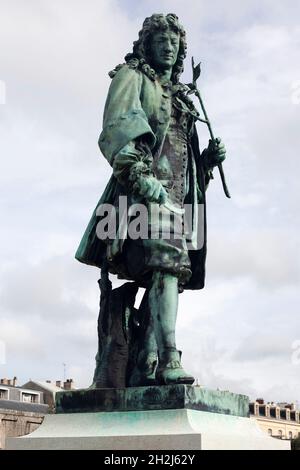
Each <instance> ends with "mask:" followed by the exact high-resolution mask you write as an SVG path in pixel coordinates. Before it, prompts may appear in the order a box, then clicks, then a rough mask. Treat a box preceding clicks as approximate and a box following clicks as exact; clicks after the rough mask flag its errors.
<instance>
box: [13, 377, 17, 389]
mask: <svg viewBox="0 0 300 470" xmlns="http://www.w3.org/2000/svg"><path fill="white" fill-rule="evenodd" d="M17 380H18V379H17V377H14V378H13V386H14V387H16V385H17Z"/></svg>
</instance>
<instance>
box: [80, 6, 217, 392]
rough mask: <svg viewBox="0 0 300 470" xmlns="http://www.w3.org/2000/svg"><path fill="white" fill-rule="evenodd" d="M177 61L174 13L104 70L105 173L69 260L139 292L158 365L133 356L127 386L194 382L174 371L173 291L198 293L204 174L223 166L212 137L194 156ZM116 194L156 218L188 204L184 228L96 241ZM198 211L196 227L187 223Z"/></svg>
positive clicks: (179, 43) (179, 38)
mask: <svg viewBox="0 0 300 470" xmlns="http://www.w3.org/2000/svg"><path fill="white" fill-rule="evenodd" d="M185 57H186V34H185V31H184V29H183V27H182V26H181V25H180V23H179V22H178V18H177V16H176V15H174V14H168V15H162V14H154V15H152V16H151V17H149V18H146V20H145V21H144V24H143V28H142V30H141V31H140V33H139V39H138V40H137V41H136V42H135V43H134V47H133V52H132V53H131V54H128V55H127V56H126V57H125V63H124V64H122V65H119V66H117V67H116V68H115V70H114V71H113V72H111V73H110V76H111V78H112V83H111V86H110V89H109V93H108V97H107V101H106V106H105V111H104V120H103V131H102V133H101V135H100V138H99V146H100V149H101V152H102V154H103V155H104V156H105V158H106V159H107V160H108V162H109V163H110V165H111V166H112V169H113V175H112V177H111V179H110V181H109V183H108V185H107V187H106V189H105V191H104V193H103V195H102V197H101V199H100V201H99V203H98V205H97V208H96V210H95V212H94V214H93V216H92V219H91V221H90V223H89V225H88V227H87V230H86V232H85V234H84V236H83V239H82V241H81V244H80V246H79V248H78V251H77V253H76V258H77V259H78V260H79V261H81V262H83V263H86V264H90V265H94V266H98V267H100V268H103V267H104V266H106V267H107V270H108V271H109V272H111V273H114V274H118V276H119V277H120V278H123V279H129V280H134V281H135V282H136V283H137V285H138V286H140V287H144V288H146V292H145V296H144V302H147V303H148V306H149V310H150V313H151V322H150V323H151V327H149V329H150V330H151V331H149V332H148V340H149V341H150V343H151V344H152V350H153V344H155V345H156V346H155V347H156V351H154V352H157V361H154V360H153V361H152V363H153V364H155V370H154V368H152V370H150V372H149V368H148V369H147V367H146V365H145V364H146V363H147V360H148V362H149V354H148V356H147V351H146V354H141V356H142V357H144V362H145V364H144V366H140V370H139V374H138V379H137V380H136V381H134V380H133V381H132V382H131V385H146V384H148V383H151V382H149V380H148V379H149V377H150V375H151V374H152V375H151V377H152V378H153V383H157V384H176V383H187V384H191V383H193V382H194V378H193V377H192V376H191V375H190V374H189V373H187V372H186V371H185V370H184V369H183V368H182V366H181V353H180V351H178V350H177V347H176V340H175V324H176V316H177V307H178V293H179V292H182V291H183V290H184V289H193V290H194V289H202V288H203V287H204V276H205V257H206V221H205V191H206V189H207V186H208V184H209V181H210V179H211V178H212V170H213V168H214V167H215V166H216V165H218V164H219V163H221V162H222V161H223V160H224V159H225V148H224V145H223V144H222V142H221V140H220V139H216V140H215V141H214V142H212V141H210V143H209V145H208V148H207V149H205V150H204V151H203V152H202V153H201V152H200V150H199V145H198V137H197V132H196V126H195V123H196V121H197V119H198V117H199V113H198V112H197V110H196V109H195V107H194V105H193V102H192V100H191V99H190V98H189V96H188V94H187V92H188V91H189V88H188V87H187V86H185V85H183V84H181V83H180V81H179V80H180V75H181V73H182V72H183V63H184V59H185ZM120 196H126V197H127V199H128V207H130V206H131V205H132V204H134V203H137V202H139V203H141V202H142V203H144V204H145V205H146V206H147V207H150V206H151V205H160V207H161V208H162V210H163V211H165V212H168V211H169V212H172V208H173V209H174V214H176V212H178V211H177V209H179V212H180V210H182V209H183V207H184V205H185V204H189V205H190V206H191V207H192V224H191V225H192V229H191V231H189V233H187V232H184V231H183V233H181V236H180V234H179V236H178V233H177V234H176V235H177V236H176V237H175V236H174V234H175V232H176V230H177V229H176V227H175V224H174V223H173V225H172V223H171V236H170V237H168V238H161V237H160V238H157V237H154V238H155V239H153V237H152V238H151V237H150V236H149V237H148V238H139V239H130V238H129V237H127V238H124V237H121V236H120V233H119V232H118V233H117V236H116V237H115V239H114V240H110V239H107V240H101V239H99V237H98V236H97V224H98V222H99V220H100V217H99V216H98V215H97V214H99V212H98V209H99V207H100V206H101V204H104V203H110V204H112V205H113V206H114V207H117V208H118V207H119V202H118V201H119V198H120ZM199 205H200V206H201V207H202V213H201V214H200V215H199V211H198V219H199V217H200V220H201V223H200V225H199V220H198V223H196V222H195V220H196V215H197V211H196V207H197V206H198V207H199ZM200 212H201V211H200ZM201 217H202V218H201ZM151 223H152V222H151V220H150V221H149V226H148V229H149V232H150V229H151V228H153V227H151ZM118 228H120V227H118ZM169 228H170V226H169ZM195 230H196V231H197V233H196V234H195V233H194V232H195ZM199 231H201V232H202V233H201V234H199ZM172 232H173V233H172ZM195 235H196V237H197V238H198V240H199V239H202V242H201V244H200V245H201V246H199V245H198V246H197V247H196V248H191V244H190V243H189V242H190V241H191V239H192V238H193V237H195ZM189 239H190V240H189ZM149 338H151V340H150V339H149ZM148 340H147V341H148ZM146 349H147V348H146ZM154 349H155V348H154ZM144 352H145V351H144ZM148 352H149V351H148ZM142 353H143V351H142ZM152 353H153V351H152ZM150 362H151V361H150ZM156 362H157V364H156ZM148 365H149V364H148ZM137 367H138V365H137ZM150 369H151V367H150ZM134 376H135V377H136V376H137V374H136V373H135V374H134Z"/></svg>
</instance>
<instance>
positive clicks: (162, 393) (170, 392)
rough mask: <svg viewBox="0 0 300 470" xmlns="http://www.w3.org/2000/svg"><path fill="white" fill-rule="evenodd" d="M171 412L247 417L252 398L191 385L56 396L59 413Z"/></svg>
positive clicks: (69, 393)
mask: <svg viewBox="0 0 300 470" xmlns="http://www.w3.org/2000/svg"><path fill="white" fill-rule="evenodd" d="M170 409H193V410H200V411H207V412H210V413H219V414H226V415H233V416H242V417H247V416H248V415H249V398H248V397H246V396H245V395H237V394H234V393H229V392H223V391H215V390H208V389H206V388H203V387H198V386H190V385H167V386H161V387H157V386H153V387H131V388H123V389H99V388H98V389H88V390H74V391H71V392H59V393H57V394H56V412H57V413H79V412H80V413H83V412H96V411H107V412H108V411H141V410H143V411H145V410H170Z"/></svg>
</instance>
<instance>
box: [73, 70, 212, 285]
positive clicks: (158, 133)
mask: <svg viewBox="0 0 300 470" xmlns="http://www.w3.org/2000/svg"><path fill="white" fill-rule="evenodd" d="M186 91H187V90H186V87H185V86H184V85H181V84H179V85H173V86H171V85H170V83H167V84H161V83H160V81H159V80H158V79H157V78H156V77H152V76H151V75H149V74H147V73H145V72H144V71H143V70H140V69H139V68H138V67H132V66H130V65H127V64H126V65H123V66H122V67H120V68H119V70H118V71H117V72H116V74H115V76H114V78H113V80H112V82H111V86H110V89H109V92H108V97H107V100H106V105H105V110H104V117H103V130H102V133H101V135H100V137H99V147H100V150H101V152H102V154H103V155H104V157H105V158H106V159H107V161H108V162H109V164H110V165H111V166H112V168H113V169H114V168H115V166H114V165H115V163H116V160H117V159H118V158H119V159H120V155H121V157H122V159H125V160H122V163H123V164H124V163H125V166H126V159H128V167H130V166H132V165H135V164H136V163H138V157H136V155H134V156H128V155H126V152H125V153H124V148H125V149H126V146H127V145H128V144H130V143H131V142H134V141H136V139H141V140H143V141H144V142H146V143H147V145H148V146H149V148H150V149H151V153H152V155H156V156H157V154H158V153H159V152H160V151H161V148H162V145H163V142H164V140H165V137H166V134H167V131H168V127H169V123H170V118H171V109H172V104H174V100H175V102H176V105H177V106H179V107H181V108H182V109H183V110H184V111H185V112H188V113H189V115H190V116H191V117H192V118H193V121H194V125H193V127H192V132H191V133H190V136H189V142H188V147H189V163H188V179H189V184H188V186H187V188H188V189H187V193H186V194H185V204H190V207H191V208H192V227H191V234H190V237H189V238H190V244H189V251H188V255H189V258H190V262H191V272H192V274H191V277H190V279H189V280H188V282H187V283H186V284H185V285H184V286H183V288H184V289H202V288H203V287H204V282H205V260H206V250H207V247H206V201H205V191H206V189H207V186H208V183H209V180H210V178H211V177H212V175H211V172H209V171H207V170H205V167H204V162H203V158H202V156H201V153H200V150H199V141H198V135H197V130H196V126H195V122H196V120H197V111H196V109H195V108H194V106H193V104H192V101H191V100H190V99H189V98H188V97H187V96H186ZM122 150H123V155H122ZM147 163H148V164H150V166H151V160H150V162H149V159H148V161H147ZM115 173H116V172H115V171H114V172H113V174H112V176H111V178H110V180H109V181H108V184H107V186H106V188H105V190H104V192H103V194H102V196H101V198H100V200H99V202H98V204H97V206H96V208H95V210H94V212H93V214H92V217H91V219H90V222H89V224H88V226H87V228H86V230H85V232H84V235H83V237H82V240H81V242H80V245H79V247H78V249H77V252H76V255H75V257H76V259H77V260H78V261H80V262H82V263H85V264H88V265H92V266H97V267H99V268H102V267H103V266H104V264H105V263H107V262H109V271H110V272H111V273H113V274H117V275H118V277H119V278H121V279H132V278H131V277H130V274H129V273H128V270H127V269H126V265H125V264H124V259H122V248H123V245H124V238H123V236H120V230H119V229H120V221H118V220H117V230H116V237H115V239H114V240H113V241H112V240H110V241H107V240H102V239H100V238H98V236H97V231H96V229H97V224H98V223H99V220H100V217H99V215H98V214H99V212H98V209H99V207H100V206H101V205H103V204H111V205H113V206H114V207H116V208H117V211H118V199H119V196H122V195H129V196H130V194H129V191H128V188H126V185H124V184H121V183H120V179H118V178H117V177H116V174H115ZM200 232H201V234H200ZM123 235H124V234H123ZM199 240H201V241H200V243H199Z"/></svg>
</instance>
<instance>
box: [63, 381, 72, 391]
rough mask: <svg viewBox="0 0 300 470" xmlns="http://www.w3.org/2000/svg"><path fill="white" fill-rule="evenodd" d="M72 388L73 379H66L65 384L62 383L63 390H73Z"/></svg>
mask: <svg viewBox="0 0 300 470" xmlns="http://www.w3.org/2000/svg"><path fill="white" fill-rule="evenodd" d="M73 388H74V382H73V379H67V380H66V382H64V390H73Z"/></svg>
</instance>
